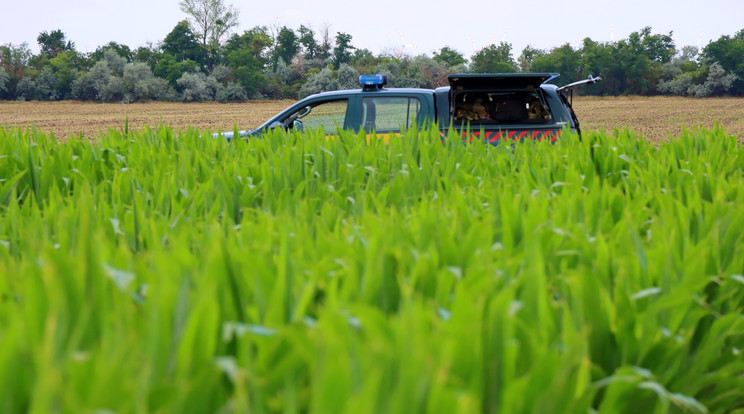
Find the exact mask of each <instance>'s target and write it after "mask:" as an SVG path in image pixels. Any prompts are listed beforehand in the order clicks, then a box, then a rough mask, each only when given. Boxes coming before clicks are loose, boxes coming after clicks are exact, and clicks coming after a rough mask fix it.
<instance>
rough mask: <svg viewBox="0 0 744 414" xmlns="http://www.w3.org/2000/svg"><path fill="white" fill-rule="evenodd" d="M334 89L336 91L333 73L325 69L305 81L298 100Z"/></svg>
mask: <svg viewBox="0 0 744 414" xmlns="http://www.w3.org/2000/svg"><path fill="white" fill-rule="evenodd" d="M336 89H338V81H337V80H336V79H333V72H332V71H331V69H329V68H327V67H326V68H323V70H321V71H320V72H318V73H316V74H314V75H312V76H310V77H309V78H308V79H307V82H305V84H304V85H302V87H301V88H300V98H304V97H306V96H309V95H312V94H315V93H319V92H326V91H334V90H336Z"/></svg>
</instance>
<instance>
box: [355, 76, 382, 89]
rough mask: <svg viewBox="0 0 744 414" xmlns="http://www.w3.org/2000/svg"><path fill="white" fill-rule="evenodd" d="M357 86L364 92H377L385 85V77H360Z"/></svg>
mask: <svg viewBox="0 0 744 414" xmlns="http://www.w3.org/2000/svg"><path fill="white" fill-rule="evenodd" d="M359 84H360V85H362V86H363V87H364V90H370V89H371V90H377V89H379V88H380V87H382V86H384V85H387V75H361V76H360V77H359Z"/></svg>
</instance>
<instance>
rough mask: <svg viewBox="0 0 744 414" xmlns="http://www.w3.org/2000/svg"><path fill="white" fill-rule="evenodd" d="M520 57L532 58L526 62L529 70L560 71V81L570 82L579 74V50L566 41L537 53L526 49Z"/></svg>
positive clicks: (576, 78)
mask: <svg viewBox="0 0 744 414" xmlns="http://www.w3.org/2000/svg"><path fill="white" fill-rule="evenodd" d="M520 58H523V59H524V60H525V61H528V59H532V60H531V62H530V63H529V64H528V65H529V69H530V71H531V72H555V73H560V75H561V82H564V83H570V82H573V81H576V80H578V79H580V78H582V77H584V76H581V67H580V65H581V52H580V51H578V50H574V48H572V47H571V45H569V44H568V43H566V44H564V45H562V46H559V47H555V48H553V49H552V50H550V52H548V53H537V52H532V51H528V53H527V55H525V54H524V53H523V54H522V56H520Z"/></svg>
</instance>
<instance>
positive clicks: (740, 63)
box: [703, 29, 744, 95]
mask: <svg viewBox="0 0 744 414" xmlns="http://www.w3.org/2000/svg"><path fill="white" fill-rule="evenodd" d="M703 56H704V57H705V58H706V59H708V60H709V61H711V62H718V63H719V64H720V65H721V67H722V68H723V69H724V70H725V71H726V72H730V73H733V74H734V75H736V76H737V79H736V80H735V81H734V86H733V87H734V89H735V91H736V92H737V94H738V95H742V94H744V58H742V56H744V29H742V30H740V31H739V32H737V33H736V34H735V35H734V36H728V35H725V36H721V37H719V38H718V40H715V41H713V42H710V43H708V45H707V46H705V47H704V48H703Z"/></svg>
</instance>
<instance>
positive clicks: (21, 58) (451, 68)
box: [0, 0, 744, 102]
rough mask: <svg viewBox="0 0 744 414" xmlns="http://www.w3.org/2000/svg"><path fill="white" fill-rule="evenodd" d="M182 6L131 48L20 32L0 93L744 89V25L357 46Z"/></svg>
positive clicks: (224, 96)
mask: <svg viewBox="0 0 744 414" xmlns="http://www.w3.org/2000/svg"><path fill="white" fill-rule="evenodd" d="M204 5H209V6H210V7H217V8H216V9H209V10H207V9H205V8H204V7H201V6H204ZM181 9H182V10H183V11H184V12H186V14H187V15H189V16H190V20H183V21H181V22H179V23H178V24H176V26H175V27H174V28H173V29H172V30H171V31H170V33H168V34H167V35H166V36H165V38H164V39H163V40H162V41H161V42H158V43H157V44H148V45H146V46H141V47H138V48H136V49H132V48H130V47H129V46H127V45H123V44H119V43H117V42H110V43H108V44H106V45H103V46H100V47H98V48H97V49H96V50H95V51H93V52H91V53H82V52H80V51H78V50H77V49H76V48H75V44H74V42H72V41H70V40H69V39H67V36H66V35H65V33H64V32H62V31H61V30H54V31H51V32H46V31H45V32H42V33H40V34H39V36H38V37H37V39H36V41H37V43H38V45H39V53H38V54H34V53H33V52H32V51H31V49H30V48H29V47H28V44H25V43H24V44H21V45H15V46H14V45H3V46H0V99H3V100H47V101H48V100H67V99H77V100H86V101H101V102H138V101H149V100H166V101H185V102H194V101H197V102H198V101H219V102H227V101H244V100H248V99H282V98H289V99H296V98H301V97H304V96H307V95H310V94H312V93H317V92H322V91H327V90H334V89H347V88H357V87H358V77H359V74H360V73H361V74H367V73H379V74H387V75H389V79H390V83H391V85H390V86H393V87H414V88H435V87H438V86H444V85H447V75H449V74H451V73H459V72H473V73H500V72H558V73H560V74H561V77H560V78H559V80H560V83H561V84H565V83H569V82H571V81H575V80H579V79H584V78H586V77H587V76H588V75H590V74H591V75H595V76H597V75H599V76H602V77H603V78H604V80H603V82H600V83H598V84H596V85H594V86H592V87H591V88H586V89H584V90H582V93H591V94H597V95H657V94H669V95H680V96H693V97H705V96H714V95H737V96H741V95H744V30H741V31H739V32H738V33H736V34H735V35H733V36H728V35H725V36H721V37H720V38H719V39H717V40H715V41H712V42H710V43H709V44H708V45H706V46H705V47H703V48H702V50H699V49H698V48H696V47H694V46H684V47H682V48H680V49H678V48H677V47H676V45H675V44H674V41H673V40H672V33H671V32H670V33H668V34H658V33H656V34H655V33H652V29H651V28H650V27H644V28H642V29H641V30H639V31H637V32H633V33H631V34H630V36H629V37H628V38H627V39H622V40H620V41H615V42H597V41H594V40H592V39H590V38H585V39H584V40H583V42H582V44H581V45H580V46H579V47H576V48H575V47H572V46H571V45H569V44H564V45H562V46H559V47H555V48H552V49H550V50H541V49H536V48H533V47H531V46H527V47H525V48H524V49H523V50H522V51H521V54H520V55H519V56H516V57H515V53H514V51H513V49H512V45H511V44H510V43H506V42H501V43H499V44H491V45H488V46H486V47H483V48H482V49H480V50H478V51H476V52H475V53H474V54H473V55H472V56H470V57H469V58H466V57H465V56H464V55H463V54H462V53H461V52H459V51H458V50H456V49H455V48H452V47H450V46H444V47H442V48H441V49H439V50H438V51H435V52H433V54H432V56H429V55H426V54H421V55H418V56H411V55H408V54H405V53H401V52H399V51H396V50H392V49H391V50H385V51H382V52H380V53H377V54H375V53H372V52H371V51H370V50H369V49H366V48H358V47H355V46H353V44H352V36H351V35H350V34H348V33H343V32H336V33H335V34H332V33H331V31H330V27H329V26H328V25H325V26H322V27H320V28H317V29H315V28H312V27H310V26H304V25H302V26H300V27H299V28H298V29H292V28H289V27H286V26H281V27H279V26H274V27H268V26H256V27H254V28H252V29H250V30H246V31H244V32H243V33H235V34H232V35H229V36H228V34H229V32H230V30H231V29H232V28H234V27H235V26H236V25H237V22H238V20H237V19H238V13H237V12H236V11H235V10H234V8H233V7H232V6H225V5H224V3H223V2H221V1H215V0H183V1H182V2H181Z"/></svg>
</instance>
